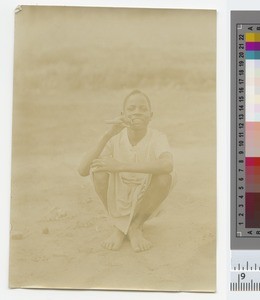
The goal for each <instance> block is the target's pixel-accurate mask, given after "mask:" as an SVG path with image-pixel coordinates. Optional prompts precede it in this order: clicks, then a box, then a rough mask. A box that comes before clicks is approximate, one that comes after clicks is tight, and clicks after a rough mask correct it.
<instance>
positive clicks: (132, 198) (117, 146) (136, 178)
mask: <svg viewBox="0 0 260 300" xmlns="http://www.w3.org/2000/svg"><path fill="white" fill-rule="evenodd" d="M152 116H153V113H152V110H151V103H150V100H149V98H148V97H147V95H145V94H144V93H143V92H140V91H138V90H135V91H133V92H132V93H130V94H129V95H128V96H127V97H126V98H125V100H124V104H123V111H122V113H121V116H120V117H118V118H116V119H114V120H112V121H109V123H110V124H112V126H111V128H110V129H109V130H108V131H107V132H106V133H105V134H104V135H103V136H102V138H101V139H100V141H99V142H98V144H97V145H96V146H95V147H94V148H93V149H92V151H90V152H89V153H88V154H86V155H85V157H84V158H83V160H82V163H81V165H80V168H79V173H80V174H81V175H82V176H88V175H91V176H92V178H93V182H94V186H95V190H96V192H97V194H98V196H99V198H100V199H101V200H102V202H103V204H104V206H105V208H106V210H107V212H108V214H109V215H110V217H111V220H112V222H113V224H114V232H113V234H112V235H111V236H110V237H109V238H108V239H107V240H106V241H104V242H103V246H104V247H105V248H107V249H110V250H118V249H119V248H120V247H121V245H122V243H123V240H124V238H125V237H126V236H127V237H128V238H129V240H130V243H131V246H132V248H133V250H134V251H137V252H139V251H145V250H148V249H149V248H150V247H151V242H150V241H148V240H146V239H145V238H144V236H143V230H142V227H143V224H144V222H145V221H146V220H147V219H148V218H149V217H150V216H151V215H152V213H153V212H154V211H155V210H156V209H157V208H158V206H159V205H160V204H161V203H162V201H163V200H164V199H165V198H166V197H167V195H168V193H169V191H170V187H171V185H172V176H171V172H172V170H173V157H172V153H171V149H170V146H169V144H168V141H167V138H166V136H165V135H164V134H162V133H160V132H159V131H157V130H153V129H150V128H149V127H148V124H149V122H150V121H151V119H152Z"/></svg>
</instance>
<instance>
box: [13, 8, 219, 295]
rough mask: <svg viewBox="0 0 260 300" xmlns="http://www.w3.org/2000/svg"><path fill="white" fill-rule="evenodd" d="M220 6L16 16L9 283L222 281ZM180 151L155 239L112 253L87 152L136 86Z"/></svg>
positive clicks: (163, 285)
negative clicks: (218, 266) (84, 171)
mask: <svg viewBox="0 0 260 300" xmlns="http://www.w3.org/2000/svg"><path fill="white" fill-rule="evenodd" d="M215 23H216V20H215V12H213V11H195V10H194V11H192V10H151V9H150V10H149V9H107V8H106V9H100V8H61V7H26V6H23V9H22V11H21V12H20V13H18V14H17V15H16V25H15V75H14V112H13V163H12V203H11V224H12V231H11V250H10V255H11V256H10V286H11V287H45V288H75V289H79V288H80V289H82V288H83V289H84V288H98V289H99V288H101V289H134V290H139V289H141V290H166V291H172V290H175V291H179V290H182V291H214V289H215V263H216V262H215V259H216V258H215V214H216V209H215V197H216V186H215V185H216V183H215V173H216V169H215V152H216V151H215V150H216V149H215V146H216V145H215V48H216V45H215V39H216V33H215ZM135 88H139V89H141V90H143V91H144V92H146V93H147V94H148V95H149V96H150V98H151V101H152V105H153V110H154V118H153V121H152V124H151V125H152V126H153V127H154V128H157V129H160V130H161V131H163V132H164V133H166V134H167V136H168V138H169V141H170V144H171V146H172V147H173V148H174V153H175V165H176V169H177V172H178V184H177V185H176V187H175V188H174V190H173V192H172V193H171V194H170V196H169V197H168V199H167V200H166V202H165V205H164V206H165V209H164V210H162V211H161V213H160V214H159V215H158V216H157V217H156V218H154V219H152V220H151V221H149V223H147V224H146V232H147V237H149V238H150V239H151V240H153V242H154V246H153V248H152V249H151V250H150V251H148V252H144V253H134V252H133V251H132V250H131V248H130V247H129V245H128V244H127V243H125V244H124V245H123V247H122V249H121V250H120V251H115V252H110V251H108V250H105V249H103V248H102V247H101V246H100V242H101V241H102V239H103V238H104V237H106V236H107V234H108V233H109V232H110V231H111V227H110V226H109V224H108V222H107V216H106V214H105V213H104V211H103V209H102V207H101V205H100V204H99V202H98V201H97V199H96V195H95V193H94V190H93V187H92V186H91V184H90V181H89V180H88V179H86V178H81V177H80V176H79V175H78V174H77V167H78V163H79V161H80V159H81V157H82V154H83V153H84V152H85V151H86V150H87V149H88V147H89V146H90V145H92V144H93V143H94V142H95V141H96V140H97V138H98V136H99V135H100V134H101V133H102V132H104V130H106V125H105V124H104V120H106V119H108V118H110V117H114V116H115V115H117V114H118V113H119V112H120V105H121V103H122V99H123V98H124V97H125V95H126V94H127V93H129V92H130V91H131V90H132V89H135Z"/></svg>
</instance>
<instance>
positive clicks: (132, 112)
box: [124, 94, 153, 130]
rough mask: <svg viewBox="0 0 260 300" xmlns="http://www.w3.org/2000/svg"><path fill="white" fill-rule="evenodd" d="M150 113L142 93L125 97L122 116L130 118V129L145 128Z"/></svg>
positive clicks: (149, 119) (150, 115)
mask: <svg viewBox="0 0 260 300" xmlns="http://www.w3.org/2000/svg"><path fill="white" fill-rule="evenodd" d="M152 115H153V113H152V112H151V109H150V107H149V104H148V102H147V99H146V98H145V96H143V95H142V94H136V95H132V96H130V97H129V98H128V99H127V101H126V103H125V109H124V116H125V117H126V118H129V119H130V120H131V125H130V127H131V128H132V129H136V130H138V129H144V128H147V126H148V124H149V122H150V121H151V118H152Z"/></svg>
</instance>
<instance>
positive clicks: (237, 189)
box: [230, 11, 260, 292]
mask: <svg viewBox="0 0 260 300" xmlns="http://www.w3.org/2000/svg"><path fill="white" fill-rule="evenodd" d="M230 207H231V232H230V236H231V251H230V254H231V256H230V291H238V292H242V291H260V12H257V11H251V12H250V11H236V12H232V13H231V206H230Z"/></svg>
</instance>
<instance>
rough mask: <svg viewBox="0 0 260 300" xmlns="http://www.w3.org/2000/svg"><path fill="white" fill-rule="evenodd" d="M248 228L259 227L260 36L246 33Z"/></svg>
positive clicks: (246, 194) (259, 34)
mask: <svg viewBox="0 0 260 300" xmlns="http://www.w3.org/2000/svg"><path fill="white" fill-rule="evenodd" d="M245 40H246V55H245V65H246V84H245V86H246V115H245V120H246V140H245V151H246V159H245V168H246V172H245V174H246V193H245V196H246V227H247V228H260V33H246V34H245Z"/></svg>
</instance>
